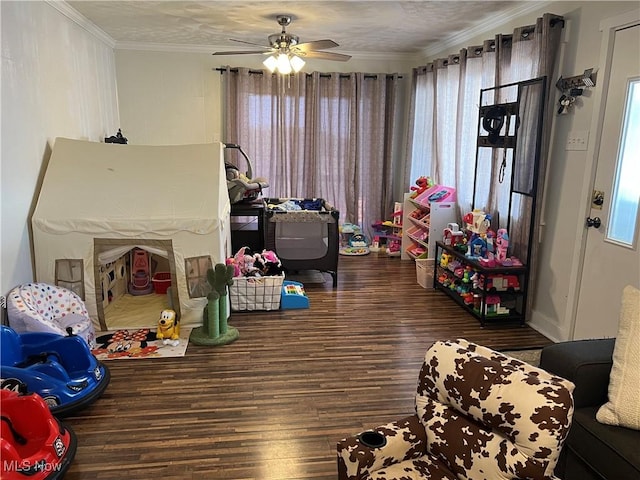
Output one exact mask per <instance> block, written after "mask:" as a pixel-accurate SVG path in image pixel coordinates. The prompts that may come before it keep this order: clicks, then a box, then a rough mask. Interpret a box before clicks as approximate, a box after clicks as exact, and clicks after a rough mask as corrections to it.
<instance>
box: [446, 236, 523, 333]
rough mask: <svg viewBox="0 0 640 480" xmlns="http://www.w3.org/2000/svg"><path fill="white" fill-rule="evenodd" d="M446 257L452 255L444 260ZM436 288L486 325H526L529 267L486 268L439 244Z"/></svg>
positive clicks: (453, 249)
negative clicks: (492, 323) (493, 323)
mask: <svg viewBox="0 0 640 480" xmlns="http://www.w3.org/2000/svg"><path fill="white" fill-rule="evenodd" d="M443 254H444V255H445V256H448V258H446V259H445V260H444V261H443ZM435 258H436V262H435V266H434V275H433V287H434V288H436V289H438V290H441V291H443V292H444V293H446V294H447V295H448V296H449V297H451V298H452V299H453V300H454V301H455V302H456V303H458V304H459V305H461V306H462V307H464V308H465V309H466V310H467V311H468V312H469V313H471V314H472V315H473V316H474V317H476V318H477V319H478V320H480V324H481V326H483V327H484V326H485V324H486V323H490V322H496V323H500V324H506V323H519V324H520V325H524V321H525V306H526V301H527V289H526V283H527V282H526V276H527V273H528V268H527V266H526V265H518V266H509V267H507V266H499V267H486V266H484V265H482V264H481V263H480V262H479V261H477V260H476V259H473V258H470V257H467V256H466V255H465V254H464V253H462V252H460V251H458V250H456V249H455V248H453V247H450V246H447V245H445V244H444V243H442V242H436V255H435Z"/></svg>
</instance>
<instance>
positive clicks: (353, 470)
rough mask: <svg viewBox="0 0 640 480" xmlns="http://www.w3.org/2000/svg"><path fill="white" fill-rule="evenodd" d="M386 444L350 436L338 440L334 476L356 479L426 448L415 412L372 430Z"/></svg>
mask: <svg viewBox="0 0 640 480" xmlns="http://www.w3.org/2000/svg"><path fill="white" fill-rule="evenodd" d="M371 431H373V432H377V433H379V434H381V435H382V436H383V437H384V439H385V440H386V444H385V445H383V446H381V447H374V448H372V447H368V446H366V445H365V444H364V443H362V441H360V438H359V435H354V436H351V437H348V438H345V439H344V440H341V441H340V442H338V446H337V451H338V479H339V480H359V479H361V478H366V477H365V476H366V475H368V474H369V473H370V472H374V471H376V470H379V469H381V468H382V467H384V466H388V465H393V464H394V463H399V462H402V461H404V460H407V459H410V458H415V457H419V456H421V455H423V454H424V452H425V449H426V443H427V437H426V432H425V429H424V426H423V425H422V423H421V422H420V419H419V418H418V416H417V415H411V416H409V417H406V418H403V419H402V420H398V421H396V422H393V423H388V424H386V425H382V426H379V427H376V428H374V429H372V430H371Z"/></svg>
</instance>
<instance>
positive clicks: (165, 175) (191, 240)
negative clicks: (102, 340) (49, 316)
mask: <svg viewBox="0 0 640 480" xmlns="http://www.w3.org/2000/svg"><path fill="white" fill-rule="evenodd" d="M223 148H224V147H223V145H222V144H221V143H214V144H203V145H172V146H139V145H121V144H111V143H97V142H88V141H81V140H70V139H66V138H58V139H56V141H55V144H54V146H53V152H52V154H51V159H50V160H49V164H48V166H47V170H46V172H45V176H44V181H43V184H42V189H41V191H40V195H39V198H38V203H37V205H36V208H35V211H34V213H33V216H32V227H33V246H34V258H35V269H36V280H37V281H39V282H46V283H50V284H58V285H62V286H65V287H67V288H71V289H73V290H74V291H76V292H77V293H82V294H83V298H84V301H85V304H86V306H87V309H88V311H89V313H90V314H91V316H92V319H93V320H94V323H96V326H99V328H100V329H101V330H103V331H104V330H107V329H108V327H109V326H108V325H107V324H106V322H105V318H104V317H105V315H104V310H105V308H108V307H109V304H110V302H111V301H112V300H115V297H118V296H121V295H122V294H123V293H124V294H126V292H122V291H121V290H123V289H122V288H119V290H120V291H118V289H117V288H116V289H115V290H113V291H112V290H110V288H115V287H112V286H109V283H110V282H111V283H112V284H113V285H115V284H116V283H117V281H118V280H120V282H119V283H120V284H122V283H123V282H124V283H125V284H126V278H124V277H126V275H127V273H126V271H125V267H126V261H125V260H124V259H125V258H126V253H127V252H129V251H131V250H132V249H133V248H135V247H138V248H141V249H143V250H146V251H148V252H151V253H152V254H153V255H158V256H160V257H164V258H165V259H166V262H165V264H166V265H168V267H167V268H168V271H169V272H170V274H171V288H170V289H169V293H168V295H167V296H168V299H169V301H170V306H171V307H172V308H173V309H174V310H176V312H177V313H178V315H179V316H180V321H181V323H182V325H183V326H198V325H201V324H202V312H203V308H204V306H205V304H206V301H207V300H206V297H204V296H202V295H203V293H202V291H203V290H202V282H203V281H204V282H206V266H207V264H213V265H215V264H216V263H223V262H224V260H225V258H226V256H227V251H228V250H227V249H228V247H229V245H230V227H229V211H230V205H229V198H228V194H227V187H226V176H225V169H224V153H223ZM123 278H124V280H123ZM78 291H80V292H78ZM159 314H160V312H159V311H158V312H157V315H158V316H159ZM155 319H156V317H154V318H153V319H151V320H150V322H151V323H153V322H154V321H155Z"/></svg>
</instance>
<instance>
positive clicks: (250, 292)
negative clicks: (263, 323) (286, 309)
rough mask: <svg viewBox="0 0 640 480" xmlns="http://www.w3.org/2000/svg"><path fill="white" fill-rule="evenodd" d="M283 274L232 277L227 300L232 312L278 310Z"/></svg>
mask: <svg viewBox="0 0 640 480" xmlns="http://www.w3.org/2000/svg"><path fill="white" fill-rule="evenodd" d="M283 281H284V275H281V276H271V277H234V278H233V285H231V286H230V287H229V301H230V302H231V310H232V311H234V312H241V311H253V310H278V309H279V308H280V298H281V296H282V283H283Z"/></svg>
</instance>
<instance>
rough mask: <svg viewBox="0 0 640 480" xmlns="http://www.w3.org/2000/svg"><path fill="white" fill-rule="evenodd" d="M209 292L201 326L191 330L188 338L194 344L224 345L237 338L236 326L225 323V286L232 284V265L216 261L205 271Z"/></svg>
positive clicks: (226, 314) (226, 291) (226, 294)
mask: <svg viewBox="0 0 640 480" xmlns="http://www.w3.org/2000/svg"><path fill="white" fill-rule="evenodd" d="M207 281H208V282H209V285H211V292H210V293H209V295H207V300H208V302H207V305H206V306H205V307H204V312H203V323H204V325H203V326H202V327H198V328H195V329H194V330H192V332H191V336H190V337H189V338H190V340H191V341H192V342H193V343H195V344H196V345H226V344H227V343H231V342H233V341H235V340H237V339H238V337H239V333H238V330H237V329H236V328H233V327H229V325H228V323H227V317H228V313H229V311H228V309H227V298H228V290H227V287H230V286H231V285H233V266H231V265H225V264H223V263H218V264H216V265H215V267H214V268H210V269H209V270H208V271H207Z"/></svg>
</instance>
